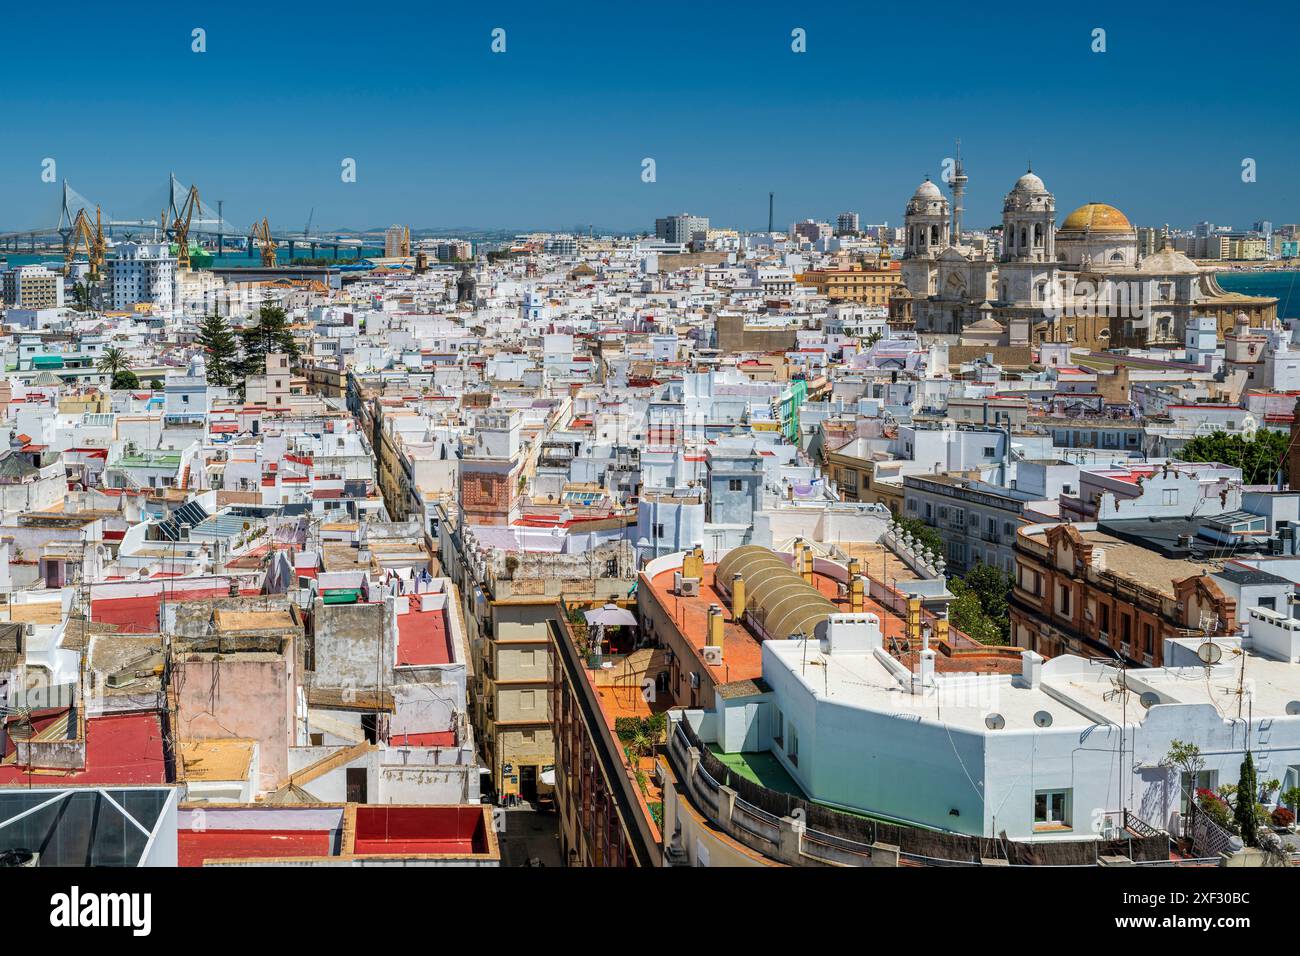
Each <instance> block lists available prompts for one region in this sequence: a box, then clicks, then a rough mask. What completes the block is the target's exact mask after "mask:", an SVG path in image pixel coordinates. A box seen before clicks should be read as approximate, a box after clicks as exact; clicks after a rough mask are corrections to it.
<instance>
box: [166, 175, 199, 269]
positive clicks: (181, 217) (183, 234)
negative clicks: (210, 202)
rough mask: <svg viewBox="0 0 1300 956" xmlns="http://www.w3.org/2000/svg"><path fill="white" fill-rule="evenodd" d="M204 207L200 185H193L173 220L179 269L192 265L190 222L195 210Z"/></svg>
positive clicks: (173, 234) (173, 233)
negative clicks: (200, 195) (200, 197)
mask: <svg viewBox="0 0 1300 956" xmlns="http://www.w3.org/2000/svg"><path fill="white" fill-rule="evenodd" d="M196 209H202V205H201V203H200V202H199V187H198V186H191V187H190V191H189V195H187V196H186V197H185V202H184V203H183V204H182V205H181V208H180V209H179V210H178V211H177V213H176V219H175V220H174V221H173V222H172V228H171V232H172V236H173V237H175V239H176V267H177V268H178V269H188V268H189V267H190V223H191V221H192V220H193V218H194V210H196Z"/></svg>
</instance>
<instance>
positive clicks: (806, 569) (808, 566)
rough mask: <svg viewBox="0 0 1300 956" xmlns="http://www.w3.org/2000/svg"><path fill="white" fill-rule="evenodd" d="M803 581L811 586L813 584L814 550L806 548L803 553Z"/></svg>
mask: <svg viewBox="0 0 1300 956" xmlns="http://www.w3.org/2000/svg"><path fill="white" fill-rule="evenodd" d="M803 579H804V580H805V581H806V582H808V583H809V584H812V583H813V553H812V548H804V551H803Z"/></svg>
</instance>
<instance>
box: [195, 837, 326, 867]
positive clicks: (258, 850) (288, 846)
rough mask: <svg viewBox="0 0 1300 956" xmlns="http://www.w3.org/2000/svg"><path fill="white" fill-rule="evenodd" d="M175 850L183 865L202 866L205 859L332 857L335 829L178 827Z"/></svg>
mask: <svg viewBox="0 0 1300 956" xmlns="http://www.w3.org/2000/svg"><path fill="white" fill-rule="evenodd" d="M176 850H177V857H178V861H179V863H180V865H181V866H202V865H203V861H204V860H249V859H257V860H262V859H274V858H277V857H292V856H332V855H333V852H334V831H333V830H203V831H198V830H178V831H177V832H176Z"/></svg>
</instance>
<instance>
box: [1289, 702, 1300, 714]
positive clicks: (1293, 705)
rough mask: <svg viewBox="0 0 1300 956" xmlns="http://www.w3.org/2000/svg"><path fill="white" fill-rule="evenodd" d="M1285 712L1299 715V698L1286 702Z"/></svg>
mask: <svg viewBox="0 0 1300 956" xmlns="http://www.w3.org/2000/svg"><path fill="white" fill-rule="evenodd" d="M1286 712H1287V713H1288V714H1290V715H1291V716H1292V717H1296V716H1300V700H1293V701H1291V702H1290V703H1289V704H1287V705H1286Z"/></svg>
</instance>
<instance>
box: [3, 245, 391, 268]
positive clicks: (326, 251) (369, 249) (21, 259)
mask: <svg viewBox="0 0 1300 956" xmlns="http://www.w3.org/2000/svg"><path fill="white" fill-rule="evenodd" d="M383 254H384V248H383V246H362V247H361V248H360V250H359V258H361V259H365V258H367V257H369V256H382V255H383ZM110 256H111V253H110ZM333 257H334V250H333V249H332V248H328V247H322V246H317V247H316V255H315V256H314V257H313V256H312V254H311V247H309V246H307V245H306V244H302V243H299V244H295V246H294V250H293V258H294V259H310V258H316V259H326V260H328V259H332V258H333ZM339 258H340V259H344V260H346V261H348V262H352V261H354V260H356V259H357V258H358V248H357V247H356V246H340V247H339ZM275 260H276V262H277V263H278V264H280V265H282V266H287V265H289V261H290V260H289V248H288V245H287V244H286V245H281V246H279V247H278V248H277V249H276V250H275ZM5 261H7V262H8V263H9V268H13V267H14V266H28V265H46V266H49V267H50V268H51V269H58V270H62V269H63V256H62V255H60V254H59V253H57V252H37V253H35V254H34V255H33V254H31V253H27V252H21V253H18V252H4V251H3V250H0V264H2V263H4V262H5ZM261 267H262V256H261V253H255V254H254V255H251V256H250V255H249V254H248V253H247V252H243V251H234V250H230V249H227V250H226V251H225V252H224V253H222V254H221V255H219V256H213V257H212V262H211V263H209V264H205V266H204V268H208V269H211V268H220V269H260V268H261Z"/></svg>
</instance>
